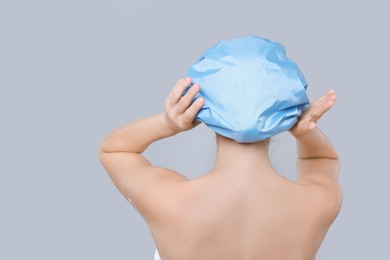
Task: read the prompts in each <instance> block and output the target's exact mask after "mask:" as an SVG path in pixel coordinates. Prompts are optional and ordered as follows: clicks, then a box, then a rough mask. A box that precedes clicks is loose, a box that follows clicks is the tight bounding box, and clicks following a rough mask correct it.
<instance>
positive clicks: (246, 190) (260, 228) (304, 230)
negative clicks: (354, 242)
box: [101, 81, 342, 260]
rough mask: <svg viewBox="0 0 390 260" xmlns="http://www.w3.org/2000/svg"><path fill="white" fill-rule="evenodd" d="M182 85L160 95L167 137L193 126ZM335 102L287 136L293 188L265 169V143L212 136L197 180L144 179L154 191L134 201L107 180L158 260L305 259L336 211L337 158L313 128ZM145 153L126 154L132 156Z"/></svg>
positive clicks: (323, 102) (107, 149)
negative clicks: (145, 231)
mask: <svg viewBox="0 0 390 260" xmlns="http://www.w3.org/2000/svg"><path fill="white" fill-rule="evenodd" d="M183 82H184V81H181V83H179V82H178V83H177V85H176V86H175V88H174V89H173V90H172V92H171V94H170V95H169V96H168V98H167V100H166V102H165V105H166V112H165V113H164V114H163V116H162V117H161V122H163V123H162V125H163V126H164V127H165V126H167V129H170V130H172V132H173V133H176V132H181V131H187V130H190V129H192V128H193V127H195V126H197V125H198V124H199V122H197V121H195V120H193V119H194V117H195V115H196V113H197V111H198V110H199V109H200V107H201V106H202V103H203V101H201V102H199V101H197V102H194V103H193V104H192V105H191V106H190V105H189V104H190V101H191V100H192V98H193V97H194V96H195V94H196V93H197V92H198V90H197V89H196V87H197V86H196V85H197V84H194V86H195V87H194V86H193V89H190V91H188V92H187V94H186V95H185V96H184V97H181V96H179V95H180V94H181V93H182V92H183V91H184V89H185V87H186V86H187V85H188V82H186V83H183ZM335 100H336V95H335V93H334V91H328V93H326V94H325V95H324V96H322V97H321V98H319V99H318V100H317V101H315V102H313V103H312V104H311V106H310V107H309V108H308V109H307V110H306V111H305V112H304V113H303V114H302V116H301V118H300V119H299V120H298V122H297V123H296V124H295V126H294V127H293V128H292V129H290V130H289V132H290V133H291V135H292V136H293V137H294V138H296V141H297V154H298V158H297V180H296V181H290V180H288V179H286V178H284V177H283V176H282V175H280V174H279V173H278V172H276V171H275V169H274V168H273V167H272V165H271V163H270V161H269V157H268V147H269V140H264V141H259V142H255V143H237V142H235V141H234V140H231V139H229V138H226V137H224V136H221V135H219V134H216V140H217V154H216V161H215V165H214V167H213V169H212V170H211V171H210V172H208V173H206V174H205V175H202V176H201V177H199V178H196V179H193V180H188V179H187V178H185V177H183V176H182V175H180V174H178V173H176V172H174V171H171V170H168V169H165V168H159V169H158V171H159V174H158V177H155V176H156V175H157V174H154V175H153V177H148V179H151V178H159V179H158V180H156V181H155V183H158V185H157V184H156V186H153V189H152V188H150V191H149V192H145V193H144V194H143V195H142V199H141V195H140V194H141V191H139V192H136V191H135V190H136V186H134V187H132V186H131V185H128V186H126V187H128V188H123V186H122V184H121V183H123V182H120V181H116V180H119V177H118V179H116V178H117V177H116V176H114V174H112V175H111V177H112V178H113V181H114V182H115V184H116V185H117V186H118V188H119V189H120V190H121V192H122V193H123V194H124V196H126V198H128V199H129V201H130V202H131V203H132V205H133V206H134V207H135V208H136V209H137V210H138V212H139V213H140V214H141V215H142V216H143V217H144V219H145V221H146V223H147V224H148V226H149V228H150V230H151V233H152V235H153V238H154V240H155V242H156V246H157V248H158V251H159V253H160V256H161V258H162V259H163V260H183V259H186V260H192V259H194V260H215V259H225V260H230V259H231V260H237V259H245V260H247V259H248V260H259V259H266V260H282V259H283V260H313V259H314V256H315V254H316V252H317V251H318V249H319V247H320V245H321V243H322V241H323V239H324V237H325V235H326V233H327V232H328V229H329V227H330V226H331V224H332V223H333V221H334V220H335V218H336V217H337V215H338V213H339V210H340V208H341V204H342V191H341V188H340V185H339V183H338V172H339V159H338V156H337V153H336V151H335V149H334V148H333V146H332V145H331V143H330V142H329V140H328V139H327V138H326V137H325V135H324V134H323V133H322V132H321V131H320V130H319V128H318V127H317V125H316V124H317V122H318V120H319V119H320V118H321V117H322V116H323V115H324V114H325V113H326V112H327V111H328V110H329V109H331V108H332V107H333V105H334V102H335ZM156 120H157V119H156ZM133 128H135V127H133ZM140 129H141V128H140ZM149 129H150V127H149V128H146V127H145V129H143V133H144V134H147V133H145V131H147V130H148V131H153V130H149ZM170 130H169V131H170ZM139 131H140V130H139ZM167 131H168V130H167ZM160 132H161V129H160ZM153 134H154V133H150V135H153ZM129 136H130V135H129ZM133 136H134V134H133ZM155 139H156V138H155ZM136 140H138V139H134V140H133V142H136ZM113 143H115V142H113V141H111V142H109V141H107V142H106V145H102V147H103V148H102V149H101V152H102V153H101V154H103V152H104V155H101V160H102V162H103V164H104V166H105V167H106V169H107V170H108V171H109V172H115V171H116V169H114V168H115V167H117V166H115V165H117V164H118V163H116V164H114V163H112V164H111V161H114V159H109V158H113V157H114V155H112V154H111V155H108V154H109V153H113V151H114V150H119V149H118V148H117V147H116V148H115V149H114V148H113V147H114V145H113ZM110 144H111V145H110ZM146 146H147V145H144V144H142V145H141V144H140V145H139V146H138V147H137V149H136V148H133V149H134V151H137V152H140V151H143V150H144V149H145V147H146ZM110 156H111V157H110ZM118 156H119V155H117V157H118ZM144 164H145V163H144ZM137 167H138V168H137V169H142V168H141V166H137ZM142 167H145V168H144V169H145V173H146V172H147V171H148V170H146V169H150V168H146V167H149V166H146V164H145V166H142ZM153 171H154V172H155V171H156V168H154V170H153ZM161 176H165V177H164V179H162V178H161ZM148 181H149V180H148ZM150 182H151V181H150ZM143 183H147V181H138V182H137V184H138V186H140V185H143ZM148 185H149V184H148ZM151 185H152V184H150V187H151ZM153 185H154V184H153ZM145 187H146V184H145ZM139 189H140V190H141V188H139Z"/></svg>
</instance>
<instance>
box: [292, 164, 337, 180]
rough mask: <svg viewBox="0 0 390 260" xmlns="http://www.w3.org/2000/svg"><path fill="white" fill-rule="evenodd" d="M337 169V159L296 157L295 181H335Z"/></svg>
mask: <svg viewBox="0 0 390 260" xmlns="http://www.w3.org/2000/svg"><path fill="white" fill-rule="evenodd" d="M339 169H340V161H339V160H338V159H328V158H317V159H297V174H298V176H297V183H307V182H310V183H337V182H338V176H339Z"/></svg>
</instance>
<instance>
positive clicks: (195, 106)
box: [183, 97, 204, 122]
mask: <svg viewBox="0 0 390 260" xmlns="http://www.w3.org/2000/svg"><path fill="white" fill-rule="evenodd" d="M203 104H204V98H203V97H199V98H197V99H196V100H195V101H194V102H193V103H192V104H191V106H190V107H189V108H188V109H187V110H186V111H185V112H184V114H183V117H184V119H185V120H187V122H191V121H192V120H194V118H195V116H196V114H197V113H198V111H199V109H201V108H202V106H203Z"/></svg>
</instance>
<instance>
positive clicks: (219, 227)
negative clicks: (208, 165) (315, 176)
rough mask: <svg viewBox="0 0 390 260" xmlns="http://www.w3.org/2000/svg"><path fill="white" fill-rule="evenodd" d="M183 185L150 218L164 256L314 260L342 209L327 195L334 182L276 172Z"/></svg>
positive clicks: (204, 259)
mask: <svg viewBox="0 0 390 260" xmlns="http://www.w3.org/2000/svg"><path fill="white" fill-rule="evenodd" d="M237 175H240V173H239V172H237ZM177 185H178V184H176V186H175V187H172V189H174V190H176V191H175V192H177V193H176V194H175V198H172V199H173V200H175V202H174V203H173V204H174V205H175V206H174V207H170V209H169V212H165V213H163V214H162V215H161V216H160V217H159V219H160V221H159V222H158V223H148V224H149V227H150V229H151V232H152V235H153V237H154V239H155V242H156V245H157V247H158V250H159V253H160V255H161V258H162V259H169V260H176V259H177V260H182V259H186V260H191V259H196V260H199V259H202V260H208V259H210V260H214V259H226V260H229V259H232V260H233V259H234V260H236V259H248V260H250V259H253V260H254V259H267V260H272V259H284V260H289V259H291V260H312V259H313V257H314V255H315V254H316V252H317V250H318V249H319V247H320V245H321V243H322V241H323V239H324V237H325V235H326V233H327V231H328V229H329V227H330V225H331V224H332V223H333V221H334V219H335V218H336V216H337V214H338V212H339V205H338V204H337V203H329V201H327V200H326V199H324V198H326V197H330V198H331V197H334V196H331V194H330V193H332V191H333V190H334V187H331V186H329V185H328V186H326V185H318V184H313V185H299V184H296V183H294V182H292V181H290V180H288V179H286V178H284V177H283V176H281V175H279V174H278V173H276V172H267V173H258V174H253V175H252V176H251V178H247V177H243V178H242V179H238V178H234V179H233V178H231V177H229V176H226V175H224V174H223V173H222V174H218V172H215V171H213V172H210V174H206V175H203V176H201V177H199V178H197V179H194V180H190V181H187V182H183V183H180V185H181V187H180V188H179V187H178V186H177ZM327 194H329V195H330V196H327ZM171 202H173V201H171ZM163 215H164V216H163Z"/></svg>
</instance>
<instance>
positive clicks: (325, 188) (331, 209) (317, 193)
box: [298, 180, 343, 224]
mask: <svg viewBox="0 0 390 260" xmlns="http://www.w3.org/2000/svg"><path fill="white" fill-rule="evenodd" d="M298 186H299V187H300V188H301V191H302V193H301V194H302V199H303V201H305V203H307V206H308V208H309V209H310V211H311V212H312V213H313V214H314V215H317V216H319V217H320V218H321V219H327V220H328V221H329V222H330V224H331V223H332V222H333V221H334V219H335V218H336V217H337V216H338V214H339V212H340V209H341V206H342V203H343V191H342V187H341V185H340V183H339V182H338V181H337V180H327V181H323V182H303V183H300V184H298Z"/></svg>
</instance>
